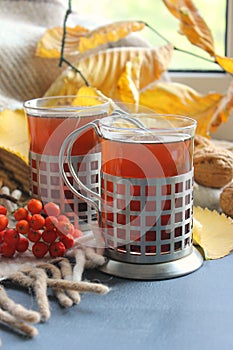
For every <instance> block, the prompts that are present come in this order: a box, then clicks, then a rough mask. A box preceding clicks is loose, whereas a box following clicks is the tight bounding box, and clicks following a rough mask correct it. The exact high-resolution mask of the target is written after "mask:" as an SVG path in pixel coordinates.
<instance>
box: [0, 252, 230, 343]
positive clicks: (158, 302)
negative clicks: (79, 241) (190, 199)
mask: <svg viewBox="0 0 233 350" xmlns="http://www.w3.org/2000/svg"><path fill="white" fill-rule="evenodd" d="M85 277H86V278H88V279H90V280H91V279H99V280H100V281H101V282H103V283H104V284H106V285H108V286H109V287H110V288H111V291H110V292H109V294H107V295H103V296H99V295H95V294H91V293H88V294H82V300H81V303H80V304H79V305H76V306H74V307H71V308H68V309H64V308H61V307H60V306H59V305H58V303H57V301H56V300H55V299H54V298H53V296H52V292H51V296H50V305H51V314H52V315H51V318H50V319H49V321H48V322H47V323H41V324H38V325H36V327H37V329H38V331H39V335H38V336H37V337H35V338H34V339H25V338H24V337H21V336H19V335H17V334H16V333H13V332H12V331H10V330H9V329H7V327H5V326H3V325H1V326H0V337H1V339H2V343H3V344H2V349H15V350H21V349H29V348H30V349H32V350H36V349H40V350H41V349H43V350H46V349H56V350H65V349H66V348H67V349H69V350H72V349H79V350H84V349H85V350H88V349H93V350H94V349H103V350H105V349H112V350H115V349H122V350H124V349H134V350H136V349H142V348H146V349H159V350H160V349H172V350H175V349H185V350H186V349H188V350H192V349H211V350H214V349H221V350H227V349H233V254H231V255H229V256H227V257H225V258H222V259H218V260H212V261H205V262H204V264H203V266H202V267H201V268H200V269H198V270H197V271H195V272H193V273H191V274H189V275H186V276H182V277H179V278H174V279H169V280H162V281H133V280H126V279H121V278H116V277H112V276H109V275H106V274H104V273H101V272H99V271H96V270H90V271H87V272H86V276H85ZM7 291H8V294H9V295H10V296H11V297H12V298H13V299H14V300H15V301H17V302H20V303H22V304H23V305H25V306H27V307H29V308H33V309H36V301H35V299H34V297H33V296H31V295H29V294H28V293H27V292H26V291H25V290H23V289H17V288H13V286H11V285H7Z"/></svg>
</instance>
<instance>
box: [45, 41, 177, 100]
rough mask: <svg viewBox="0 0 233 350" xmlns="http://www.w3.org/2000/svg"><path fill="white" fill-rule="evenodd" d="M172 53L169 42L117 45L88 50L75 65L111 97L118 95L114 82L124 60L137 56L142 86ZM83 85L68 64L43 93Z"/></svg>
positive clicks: (74, 90)
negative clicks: (105, 48)
mask: <svg viewBox="0 0 233 350" xmlns="http://www.w3.org/2000/svg"><path fill="white" fill-rule="evenodd" d="M172 54H173V46H172V45H164V46H161V47H159V48H156V49H152V48H142V47H120V48H113V49H108V50H102V51H99V52H97V53H91V54H90V55H88V56H86V57H80V58H79V59H77V61H76V63H74V66H75V67H76V68H78V69H79V70H80V71H81V72H82V74H83V75H84V77H85V78H86V79H87V81H88V83H89V85H90V86H94V87H96V88H97V89H99V90H100V91H101V92H102V93H103V94H104V95H106V96H108V97H111V98H112V99H114V98H115V97H116V96H117V82H118V80H119V77H120V76H121V74H122V73H123V71H124V69H125V66H126V63H127V62H128V61H132V60H133V59H134V57H140V59H141V60H142V62H141V70H140V86H139V88H140V89H142V88H144V87H145V86H147V85H149V84H150V83H152V82H153V81H155V80H157V79H159V78H160V76H161V74H162V73H163V72H165V71H166V70H167V69H168V65H169V62H170V60H171V57H172ZM83 85H84V81H83V79H82V77H81V76H80V75H79V74H78V73H76V72H74V70H72V69H70V68H67V69H65V70H64V71H63V72H62V74H61V75H60V76H59V77H58V78H57V79H56V80H55V81H54V83H53V84H52V85H51V86H50V88H49V89H48V90H47V92H46V94H45V95H46V96H55V95H57V96H62V95H63V96H67V95H76V93H77V91H78V89H79V88H80V87H81V86H83Z"/></svg>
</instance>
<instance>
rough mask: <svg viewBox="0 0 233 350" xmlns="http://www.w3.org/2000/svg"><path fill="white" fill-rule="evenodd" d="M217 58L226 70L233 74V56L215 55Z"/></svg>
mask: <svg viewBox="0 0 233 350" xmlns="http://www.w3.org/2000/svg"><path fill="white" fill-rule="evenodd" d="M215 60H216V62H217V63H218V64H219V65H220V66H221V67H222V68H223V69H224V70H225V71H226V72H228V73H231V74H233V58H231V57H224V56H219V55H215Z"/></svg>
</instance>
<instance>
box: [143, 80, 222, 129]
mask: <svg viewBox="0 0 233 350" xmlns="http://www.w3.org/2000/svg"><path fill="white" fill-rule="evenodd" d="M222 97H223V95H222V94H219V93H208V94H206V95H202V94H200V93H198V92H197V91H195V90H194V89H192V88H190V87H189V86H187V85H184V84H180V83H174V82H160V83H157V84H153V85H150V86H149V87H148V88H145V89H143V90H142V91H141V93H140V101H139V102H140V104H141V105H143V106H146V107H148V108H150V109H153V110H154V111H155V112H157V113H168V114H179V115H186V116H189V117H191V118H194V119H195V120H197V130H196V133H197V134H200V135H203V136H207V135H208V132H209V129H210V127H211V122H212V120H213V114H214V112H215V111H216V110H217V108H218V105H219V103H220V101H221V99H222Z"/></svg>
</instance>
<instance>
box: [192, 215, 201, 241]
mask: <svg viewBox="0 0 233 350" xmlns="http://www.w3.org/2000/svg"><path fill="white" fill-rule="evenodd" d="M202 228H203V226H202V224H201V223H200V222H199V221H198V220H197V219H196V217H193V244H194V245H199V246H201V231H202Z"/></svg>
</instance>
